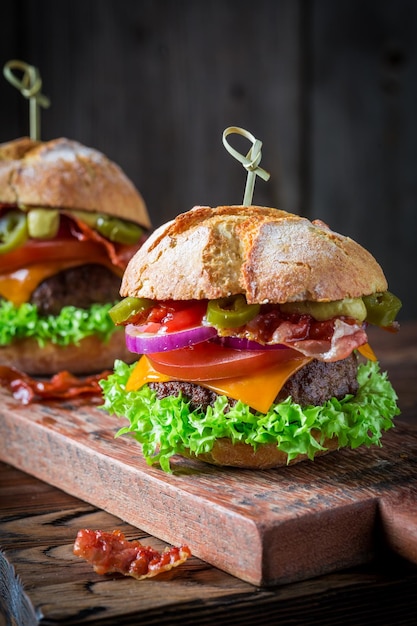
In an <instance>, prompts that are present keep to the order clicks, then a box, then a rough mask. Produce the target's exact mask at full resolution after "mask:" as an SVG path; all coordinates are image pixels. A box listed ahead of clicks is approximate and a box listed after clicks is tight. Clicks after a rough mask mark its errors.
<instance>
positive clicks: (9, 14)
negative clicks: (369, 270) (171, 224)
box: [0, 0, 417, 319]
mask: <svg viewBox="0 0 417 626" xmlns="http://www.w3.org/2000/svg"><path fill="white" fill-rule="evenodd" d="M0 19H1V23H2V24H6V25H7V27H5V28H4V29H3V37H2V38H1V40H0V60H1V62H2V63H4V62H6V61H7V60H9V59H12V58H23V59H24V60H27V61H29V62H31V63H33V64H35V65H36V66H37V67H39V68H40V71H41V74H42V78H43V84H44V92H45V93H46V94H47V95H48V96H49V97H50V99H51V102H52V106H51V107H50V108H49V109H48V110H45V111H42V127H41V128H42V135H43V138H44V139H52V138H55V137H59V136H67V137H70V138H72V139H77V140H79V141H81V142H82V143H85V144H86V145H91V146H92V147H95V148H97V149H99V150H102V151H103V152H105V153H106V154H107V155H108V156H109V157H110V158H112V159H113V160H115V161H116V162H117V163H119V164H120V165H121V166H122V167H123V168H124V169H125V171H126V173H127V174H128V175H129V176H130V177H131V178H132V180H133V181H134V182H135V183H136V185H137V186H138V187H139V189H140V190H141V191H142V193H143V195H144V198H145V200H146V202H147V203H148V207H149V211H150V215H151V218H152V221H153V223H154V226H158V225H159V224H161V223H163V222H165V221H167V219H171V218H172V217H174V216H175V215H176V214H177V213H179V212H182V211H184V210H188V209H190V208H191V207H192V206H194V205H196V204H209V205H211V206H216V205H219V204H220V205H221V204H233V203H239V202H241V198H243V191H244V183H245V178H246V174H245V171H244V170H243V168H242V167H241V166H240V165H238V164H237V162H235V161H234V160H233V159H232V158H231V157H230V156H229V155H228V153H227V152H226V151H225V150H224V148H223V146H222V143H221V134H222V132H223V130H224V129H225V128H226V127H227V126H231V125H238V126H243V127H244V128H247V129H248V130H250V131H251V132H253V133H254V134H255V136H257V137H259V138H260V139H261V140H262V141H263V148H262V151H263V158H262V163H261V165H262V166H263V167H265V168H266V169H267V170H268V171H270V172H271V178H270V180H269V181H268V182H267V183H265V182H264V181H261V180H259V179H258V181H257V183H256V187H255V194H254V200H255V202H256V203H257V204H265V205H269V206H275V207H278V208H281V209H285V210H289V211H293V212H295V213H299V214H301V215H305V216H306V217H309V218H310V219H315V218H321V219H323V220H325V221H327V222H328V223H329V224H330V225H331V226H332V227H333V228H334V229H336V230H337V229H339V230H340V232H342V233H343V234H346V235H349V236H351V237H352V238H354V239H356V240H357V241H358V242H360V243H362V244H363V245H364V246H365V247H367V248H369V250H370V251H371V252H372V253H373V254H374V255H375V257H376V258H377V259H378V260H379V261H380V263H381V265H382V266H383V268H384V270H385V272H386V274H387V277H388V281H389V283H390V287H391V290H392V291H393V292H394V293H396V294H397V295H398V296H399V297H400V298H401V299H402V300H403V302H404V308H403V311H402V312H401V317H402V319H416V318H417V300H416V299H415V298H414V297H413V293H412V290H410V289H409V285H410V283H412V281H413V272H414V268H415V267H416V266H417V247H416V246H415V245H414V239H415V237H414V233H415V232H416V220H417V214H416V211H415V209H414V207H415V206H416V203H417V187H416V184H415V171H416V168H417V151H416V149H415V146H416V145H417V124H416V116H415V114H414V112H415V110H416V109H417V80H416V76H417V46H416V41H417V39H416V37H415V32H416V28H417V5H416V3H415V2H413V0H397V1H396V2H393V1H392V0H379V1H378V2H375V1H372V0H340V1H338V2H304V1H302V0H280V1H279V2H277V1H276V0H258V1H257V2H256V3H255V4H254V3H253V2H251V1H250V0H239V6H238V8H237V3H236V0H212V1H211V2H202V1H200V2H195V0H178V1H177V2H176V3H172V2H169V1H167V0H151V1H150V0H141V1H140V2H139V1H138V0H124V1H123V2H119V1H118V0H107V2H105V3H103V2H101V1H100V0H88V1H87V2H73V0H61V1H60V2H59V4H58V3H57V2H54V0H41V1H40V0H20V1H19V2H16V1H15V0H3V1H2V3H1V8H0ZM0 86H1V95H2V98H1V112H2V115H1V116H0V140H1V141H7V140H9V139H12V138H14V137H16V136H20V135H23V134H27V133H28V106H27V102H26V100H24V99H23V98H22V97H21V96H20V94H19V92H18V91H17V90H16V89H14V88H13V87H12V86H10V85H9V84H8V83H6V82H5V81H3V83H2V82H1V81H0ZM237 140H238V138H236V144H235V138H232V141H233V145H235V146H236V147H237V148H238V149H240V150H241V152H243V153H245V154H246V152H247V151H248V149H249V146H248V144H247V142H243V143H242V145H241V143H240V142H239V141H237Z"/></svg>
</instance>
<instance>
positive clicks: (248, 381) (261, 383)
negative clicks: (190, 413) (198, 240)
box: [126, 350, 313, 413]
mask: <svg viewBox="0 0 417 626" xmlns="http://www.w3.org/2000/svg"><path fill="white" fill-rule="evenodd" d="M288 352H291V356H290V357H289V358H288V359H287V360H286V361H283V360H280V362H279V363H278V364H277V365H273V366H272V367H268V368H264V369H262V370H260V371H258V372H254V373H253V374H251V375H248V376H238V377H235V378H222V379H219V380H204V381H198V382H197V384H198V385H201V386H202V387H206V388H207V389H211V390H212V391H215V392H216V393H219V394H222V395H225V396H228V397H229V398H233V399H234V400H241V401H242V402H244V403H245V404H248V405H249V406H250V407H252V408H253V409H255V410H256V411H260V412H261V413H267V412H268V410H269V408H270V407H271V405H272V404H273V402H274V400H275V398H276V397H277V395H278V393H279V392H280V390H281V389H282V387H283V386H284V384H285V383H286V381H287V380H288V378H290V377H291V376H292V375H293V374H295V372H296V371H297V370H299V369H300V368H302V367H304V365H307V363H309V362H310V361H312V360H313V359H312V357H305V356H304V355H302V354H301V353H299V354H297V355H296V356H294V352H293V351H292V350H291V351H290V350H289V351H288ZM170 380H180V379H179V378H178V377H176V378H171V377H170V376H167V375H166V374H160V373H159V372H158V371H157V370H156V369H155V368H154V367H153V366H152V365H151V363H150V362H149V360H148V359H147V358H146V356H142V357H141V358H140V359H139V361H138V362H137V364H136V366H135V368H134V369H133V371H132V373H131V375H130V377H129V380H128V381H127V384H126V391H134V390H136V389H140V388H141V387H142V386H143V385H145V384H146V383H149V382H160V383H163V382H168V381H170ZM187 382H190V379H188V380H187Z"/></svg>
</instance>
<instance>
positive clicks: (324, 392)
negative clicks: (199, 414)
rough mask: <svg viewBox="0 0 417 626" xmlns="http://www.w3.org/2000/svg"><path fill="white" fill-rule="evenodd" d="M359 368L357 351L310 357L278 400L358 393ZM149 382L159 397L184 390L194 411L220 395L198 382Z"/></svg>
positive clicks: (313, 400)
mask: <svg viewBox="0 0 417 626" xmlns="http://www.w3.org/2000/svg"><path fill="white" fill-rule="evenodd" d="M357 369H358V362H357V358H356V355H355V354H353V353H352V354H351V355H350V356H348V357H347V358H346V359H343V360H342V361H336V362H334V363H323V362H322V361H316V360H313V361H310V363H308V364H307V365H305V366H304V367H302V368H301V369H299V370H298V372H296V373H295V374H294V375H293V376H291V378H289V379H288V380H287V382H286V383H285V385H284V386H283V387H282V389H281V391H280V392H279V394H278V396H277V398H276V399H275V402H276V403H277V402H282V401H283V400H285V399H286V398H288V396H291V398H292V400H293V402H295V403H297V404H300V405H301V406H308V405H314V406H319V405H321V404H324V403H325V402H326V400H329V399H330V398H337V399H339V400H341V399H342V398H343V397H344V396H345V395H346V394H352V395H355V394H356V393H357V391H358V388H359V384H358V381H357ZM148 385H149V387H150V388H151V389H153V390H154V391H156V395H157V397H158V398H159V399H162V398H166V397H168V396H177V395H178V394H179V393H180V392H181V393H182V395H183V398H184V399H185V400H186V401H187V402H189V403H190V404H189V407H190V410H191V411H194V410H196V409H200V410H202V411H203V412H205V411H206V410H207V407H208V406H213V404H214V402H215V400H216V398H217V395H218V394H217V393H216V392H215V391H211V390H210V389H206V388H205V387H202V386H201V385H196V384H194V383H187V382H180V381H169V382H166V383H148ZM259 393H262V389H259ZM234 404H236V400H233V399H231V398H229V405H230V406H233V405H234Z"/></svg>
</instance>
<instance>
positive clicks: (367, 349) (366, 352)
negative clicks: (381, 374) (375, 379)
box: [358, 343, 378, 361]
mask: <svg viewBox="0 0 417 626" xmlns="http://www.w3.org/2000/svg"><path fill="white" fill-rule="evenodd" d="M358 352H360V353H361V355H362V356H364V357H365V359H369V361H377V360H378V359H377V358H376V354H375V352H374V351H373V350H372V348H371V346H370V345H369V343H365V344H364V345H363V346H359V348H358Z"/></svg>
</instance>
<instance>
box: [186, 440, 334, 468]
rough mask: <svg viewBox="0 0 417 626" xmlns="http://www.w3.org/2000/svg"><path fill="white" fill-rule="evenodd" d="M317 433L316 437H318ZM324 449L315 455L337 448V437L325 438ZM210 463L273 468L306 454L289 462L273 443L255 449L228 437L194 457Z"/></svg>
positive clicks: (302, 459) (297, 460)
mask: <svg viewBox="0 0 417 626" xmlns="http://www.w3.org/2000/svg"><path fill="white" fill-rule="evenodd" d="M318 437H319V435H318V434H317V436H316V438H317V439H318ZM323 447H324V448H325V450H318V451H317V452H316V455H315V456H316V457H317V456H322V455H323V454H327V453H328V452H331V451H333V450H336V449H337V448H339V447H340V446H339V443H338V440H337V438H333V439H325V441H324V443H323ZM194 458H197V459H199V460H200V461H204V462H205V463H210V464H211V465H221V466H224V467H238V468H241V469H259V470H264V469H273V468H276V467H282V466H283V465H293V464H294V463H298V462H299V461H304V460H307V458H308V457H307V455H305V454H299V455H298V456H297V457H295V458H294V459H292V460H291V461H290V462H289V463H288V461H287V454H286V452H283V451H282V450H279V448H278V447H277V446H276V445H275V444H273V443H266V444H261V445H259V446H258V447H257V449H256V450H255V449H254V448H253V447H252V446H251V445H250V444H246V443H242V442H236V443H232V441H231V440H230V439H226V438H222V439H217V440H216V441H215V442H214V446H213V448H212V449H211V450H210V452H207V453H202V454H199V455H197V457H194Z"/></svg>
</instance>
